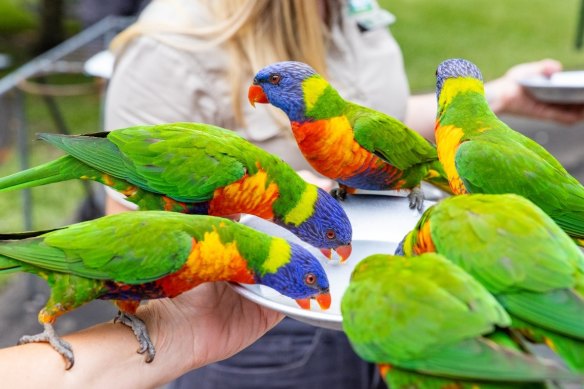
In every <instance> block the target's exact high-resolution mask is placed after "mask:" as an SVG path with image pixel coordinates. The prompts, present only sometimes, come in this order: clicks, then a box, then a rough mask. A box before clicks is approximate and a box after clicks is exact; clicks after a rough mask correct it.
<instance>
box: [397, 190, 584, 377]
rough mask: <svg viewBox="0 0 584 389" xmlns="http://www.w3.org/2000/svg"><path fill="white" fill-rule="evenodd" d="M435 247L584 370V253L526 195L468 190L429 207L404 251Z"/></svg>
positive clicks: (534, 337)
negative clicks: (481, 192) (482, 193)
mask: <svg viewBox="0 0 584 389" xmlns="http://www.w3.org/2000/svg"><path fill="white" fill-rule="evenodd" d="M426 252H436V253H439V254H442V255H444V256H445V257H446V258H448V259H449V260H451V261H452V262H454V263H456V264H457V265H459V266H460V267H462V268H463V269H464V270H466V271H467V272H469V273H470V274H471V275H472V276H473V277H475V279H477V280H478V281H479V282H480V283H481V284H483V285H484V286H485V287H486V289H488V290H489V291H490V292H491V293H492V294H493V295H494V296H495V297H496V298H497V299H498V300H499V301H500V302H501V304H502V305H503V306H504V307H505V309H507V311H508V312H509V313H510V314H511V316H512V318H513V324H512V328H514V329H517V330H518V331H520V332H521V334H522V336H523V337H525V338H527V340H530V341H531V342H539V343H545V344H547V345H549V347H550V348H551V349H552V350H554V351H556V352H557V354H559V355H560V356H561V357H563V359H564V360H565V362H566V364H567V365H568V366H570V367H571V368H572V369H574V370H577V371H580V372H582V373H584V254H583V253H582V251H580V249H579V248H578V246H577V245H576V244H575V243H574V242H573V241H572V240H571V239H570V237H569V236H568V235H567V234H566V233H565V232H564V231H562V229H561V228H560V227H559V226H558V225H556V223H554V221H553V220H552V219H551V218H550V217H549V216H548V215H546V214H545V213H544V212H543V211H542V210H541V209H539V208H538V207H537V206H535V205H534V204H533V203H532V202H530V201H529V200H527V199H525V198H524V197H521V196H517V195H514V194H504V195H481V194H476V195H461V196H455V197H451V198H448V199H445V200H443V201H441V202H440V203H438V204H436V205H434V206H432V207H430V208H428V209H427V210H426V212H424V214H423V215H422V217H421V219H420V221H419V222H418V224H417V225H416V227H415V228H414V230H413V231H412V232H410V233H409V234H408V235H407V236H406V238H405V239H404V241H403V242H402V244H401V245H400V247H399V248H398V252H397V253H400V254H405V255H408V256H410V255H417V254H422V253H426Z"/></svg>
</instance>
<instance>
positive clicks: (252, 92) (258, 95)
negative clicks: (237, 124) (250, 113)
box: [247, 85, 269, 107]
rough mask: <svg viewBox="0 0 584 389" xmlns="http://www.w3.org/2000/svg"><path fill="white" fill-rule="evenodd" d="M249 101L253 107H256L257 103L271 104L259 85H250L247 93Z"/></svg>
mask: <svg viewBox="0 0 584 389" xmlns="http://www.w3.org/2000/svg"><path fill="white" fill-rule="evenodd" d="M247 99H248V100H249V103H250V104H251V105H252V107H255V103H260V104H267V103H269V101H268V97H267V96H266V94H265V93H264V90H263V89H262V87H261V86H259V85H250V87H249V90H248V91H247Z"/></svg>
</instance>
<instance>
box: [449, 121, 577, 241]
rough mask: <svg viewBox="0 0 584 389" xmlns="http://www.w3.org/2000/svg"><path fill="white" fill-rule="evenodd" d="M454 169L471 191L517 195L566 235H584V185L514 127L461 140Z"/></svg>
mask: <svg viewBox="0 0 584 389" xmlns="http://www.w3.org/2000/svg"><path fill="white" fill-rule="evenodd" d="M455 166H456V171H457V172H458V174H459V175H460V177H461V178H462V180H463V182H464V185H465V187H466V188H467V190H468V191H469V192H470V193H494V194H495V193H516V194H519V195H522V196H524V197H526V198H528V199H530V200H531V201H532V202H534V203H535V204H537V205H538V206H539V207H541V208H542V209H543V210H544V211H545V212H546V213H547V214H549V215H550V216H551V217H552V218H553V219H554V220H555V221H556V222H557V223H558V224H559V225H560V226H561V227H562V228H563V229H564V230H565V231H566V232H567V233H568V234H570V235H572V236H575V237H580V238H584V187H583V186H582V185H581V184H580V183H579V182H578V181H577V180H576V179H575V178H574V177H572V176H570V175H569V174H568V173H567V172H566V170H565V169H564V168H563V167H562V166H561V165H560V164H559V162H557V160H556V159H555V158H553V157H552V156H551V155H550V154H549V153H548V152H547V151H545V149H543V148H542V147H541V146H539V145H538V144H537V143H535V142H533V141H531V140H530V139H528V138H526V137H524V136H523V135H521V134H517V133H516V132H514V131H511V130H509V131H493V130H490V131H485V132H484V133H481V134H479V135H476V136H473V137H472V138H471V139H470V140H469V141H466V142H464V143H462V144H461V145H460V146H459V148H458V150H457V151H456V156H455Z"/></svg>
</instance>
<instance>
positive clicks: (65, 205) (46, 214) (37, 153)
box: [0, 94, 100, 232]
mask: <svg viewBox="0 0 584 389" xmlns="http://www.w3.org/2000/svg"><path fill="white" fill-rule="evenodd" d="M57 102H58V104H59V106H60V108H61V109H62V112H63V114H64V116H65V120H66V121H67V125H68V126H69V128H70V129H72V130H73V132H75V133H87V132H96V131H98V130H99V128H98V125H99V104H100V101H99V96H98V95H97V94H94V95H87V96H75V97H60V98H58V99H57ZM26 106H27V120H28V123H27V125H28V128H29V131H28V139H29V142H28V144H29V150H30V156H31V158H30V166H36V165H39V164H41V163H44V162H47V161H50V160H53V159H55V158H57V157H59V156H61V155H62V154H63V153H62V152H60V151H59V150H57V149H55V148H54V147H52V146H50V145H47V144H44V143H43V142H41V141H37V140H36V139H35V138H36V135H35V134H36V133H39V132H53V133H54V132H57V129H56V128H55V125H54V123H53V121H52V120H51V119H50V117H49V115H48V114H47V110H46V107H45V105H44V103H43V101H42V100H41V98H40V97H38V96H30V95H29V96H27V98H26ZM19 170H20V165H19V159H18V155H17V151H16V149H15V148H13V149H12V151H11V154H10V155H9V157H8V158H7V159H6V161H5V162H4V163H2V164H1V165H0V176H5V175H8V174H11V173H14V172H17V171H19ZM21 193H22V192H21V191H14V192H6V193H0V220H1V223H0V231H2V232H14V231H20V230H22V229H23V228H24V225H23V220H24V219H23V208H22V197H21ZM84 193H85V192H84V191H83V187H82V185H81V184H80V182H77V181H71V182H65V183H58V184H52V185H47V186H42V187H38V188H33V189H32V196H33V207H32V210H33V228H34V229H47V228H53V227H58V226H62V225H66V224H69V223H71V222H72V221H73V217H74V215H75V212H76V210H77V208H78V206H79V203H80V202H81V200H82V199H83V197H84Z"/></svg>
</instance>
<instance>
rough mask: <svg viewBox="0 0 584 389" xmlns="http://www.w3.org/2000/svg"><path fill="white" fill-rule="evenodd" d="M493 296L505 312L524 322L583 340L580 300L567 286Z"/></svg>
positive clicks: (583, 301)
mask: <svg viewBox="0 0 584 389" xmlns="http://www.w3.org/2000/svg"><path fill="white" fill-rule="evenodd" d="M497 299H498V300H499V302H500V303H501V305H503V307H504V308H505V309H506V310H507V311H509V313H511V314H513V315H514V316H517V317H518V318H520V319H522V320H525V321H526V322H529V323H533V324H535V325H537V326H538V327H543V328H547V329H549V330H552V331H555V332H559V333H562V334H564V335H567V336H571V337H575V338H578V339H581V340H584V316H583V312H584V299H583V298H582V297H581V296H580V295H579V294H577V293H575V292H574V291H572V290H570V289H558V290H554V291H552V292H547V293H530V292H521V293H513V294H504V295H503V294H501V295H498V296H497Z"/></svg>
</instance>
